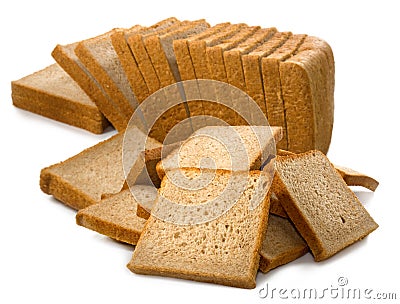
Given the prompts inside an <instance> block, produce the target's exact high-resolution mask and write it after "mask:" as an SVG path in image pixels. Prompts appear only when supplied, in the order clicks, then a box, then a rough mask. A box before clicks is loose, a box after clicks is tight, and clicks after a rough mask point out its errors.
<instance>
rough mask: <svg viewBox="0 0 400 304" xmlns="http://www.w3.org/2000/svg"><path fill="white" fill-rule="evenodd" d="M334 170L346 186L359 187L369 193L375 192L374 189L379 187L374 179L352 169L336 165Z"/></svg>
mask: <svg viewBox="0 0 400 304" xmlns="http://www.w3.org/2000/svg"><path fill="white" fill-rule="evenodd" d="M335 169H336V170H337V171H338V172H339V174H340V175H341V176H342V178H343V179H344V181H345V182H346V184H347V186H361V187H364V188H367V189H369V190H371V191H375V190H376V188H377V187H378V186H379V182H378V181H377V180H376V179H374V178H373V177H371V176H368V175H366V174H364V173H360V172H357V171H355V170H353V169H350V168H347V167H342V166H336V165H335Z"/></svg>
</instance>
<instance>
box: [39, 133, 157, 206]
mask: <svg viewBox="0 0 400 304" xmlns="http://www.w3.org/2000/svg"><path fill="white" fill-rule="evenodd" d="M133 132H134V133H135V134H136V138H128V139H125V140H129V141H127V142H126V143H125V147H127V148H129V150H130V151H131V157H132V158H134V157H135V155H137V156H138V157H139V153H140V152H141V150H142V147H139V146H138V142H140V141H139V140H138V139H137V138H138V137H143V138H144V137H145V135H144V134H143V133H142V132H140V131H139V130H138V129H136V131H133ZM123 140H124V133H119V134H117V135H115V136H113V137H111V138H109V139H108V140H106V141H103V142H101V143H99V144H97V145H95V146H93V147H91V148H88V149H86V150H84V151H82V152H81V153H79V154H77V155H75V156H73V157H71V158H69V159H67V160H66V161H63V162H60V163H58V164H55V165H52V166H50V167H47V168H44V169H42V171H41V173H40V188H41V189H42V191H43V192H44V193H47V194H50V195H53V196H54V197H55V198H56V199H58V200H60V201H61V202H63V203H64V204H66V205H68V206H70V207H72V208H74V209H77V210H79V209H82V208H85V207H87V206H90V205H93V204H96V203H98V202H99V201H100V200H101V196H102V194H105V193H117V192H119V191H120V190H121V188H122V186H123V184H124V181H125V175H124V169H123V165H122V147H123V146H122V145H123ZM161 146H162V145H161V144H160V143H159V142H157V141H156V140H154V139H152V138H148V139H147V143H146V149H149V150H152V149H156V150H160V149H161ZM135 168H136V167H135ZM139 169H144V168H139ZM139 169H138V170H139ZM153 171H154V169H153ZM153 178H155V179H157V176H154V177H153Z"/></svg>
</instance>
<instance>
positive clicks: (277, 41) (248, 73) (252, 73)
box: [242, 32, 292, 117]
mask: <svg viewBox="0 0 400 304" xmlns="http://www.w3.org/2000/svg"><path fill="white" fill-rule="evenodd" d="M291 35H292V34H291V33H289V32H283V33H281V32H277V33H275V34H274V36H273V37H272V38H271V39H269V40H268V41H266V42H265V43H263V44H262V45H260V46H258V47H257V48H256V49H254V50H253V51H251V52H250V53H248V54H245V55H243V56H242V64H243V73H244V78H245V83H246V92H247V94H249V96H250V97H251V98H252V99H253V100H254V101H255V102H256V103H257V105H258V106H259V107H260V109H261V110H262V112H263V113H264V114H265V116H266V117H268V114H267V107H266V104H265V96H264V87H263V81H262V73H261V64H260V63H261V58H262V57H266V56H268V55H270V54H271V53H273V52H274V51H275V50H276V49H277V48H279V47H280V46H281V45H282V44H284V43H285V41H286V40H287V39H289V37H290V36H291Z"/></svg>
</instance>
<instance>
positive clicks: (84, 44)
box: [75, 26, 143, 125]
mask: <svg viewBox="0 0 400 304" xmlns="http://www.w3.org/2000/svg"><path fill="white" fill-rule="evenodd" d="M141 30H143V27H142V26H134V27H132V28H130V29H129V30H122V29H115V30H113V31H111V32H110V33H109V34H108V35H103V36H101V37H95V38H92V39H87V40H84V41H81V42H80V43H79V44H78V45H77V46H76V48H75V54H76V55H77V56H78V58H79V59H80V60H81V62H82V63H83V64H84V65H85V67H86V68H87V70H88V71H89V72H90V73H91V75H92V76H93V77H94V78H95V79H96V80H97V82H98V83H99V84H100V85H101V87H102V89H103V90H104V91H105V92H106V93H107V94H108V96H110V97H111V99H112V101H113V102H114V104H115V105H116V108H117V110H118V111H119V113H120V114H121V115H122V116H123V117H124V121H125V125H128V122H129V119H130V118H131V116H132V114H133V112H134V111H135V109H136V108H137V106H138V101H137V99H136V96H135V95H134V94H133V92H132V89H131V87H130V85H129V80H128V79H127V77H126V74H125V72H124V69H123V67H122V65H121V61H120V60H119V58H118V55H117V53H116V52H115V49H114V47H113V45H112V42H111V35H112V33H113V32H115V31H124V32H128V33H136V32H139V31H141Z"/></svg>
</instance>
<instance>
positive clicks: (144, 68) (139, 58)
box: [127, 21, 190, 94]
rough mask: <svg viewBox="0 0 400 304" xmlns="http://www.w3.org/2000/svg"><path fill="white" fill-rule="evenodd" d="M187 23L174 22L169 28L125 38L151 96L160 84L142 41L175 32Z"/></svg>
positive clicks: (187, 22)
mask: <svg viewBox="0 0 400 304" xmlns="http://www.w3.org/2000/svg"><path fill="white" fill-rule="evenodd" d="M189 23H190V22H189V21H182V22H181V21H176V22H174V23H172V24H171V25H170V26H169V27H165V28H163V29H159V30H156V31H154V32H148V33H137V34H136V35H130V36H129V37H128V38H127V43H128V46H129V49H130V51H131V53H132V54H133V56H134V58H135V60H136V63H137V65H138V67H139V70H140V73H141V74H142V76H143V79H144V80H145V82H146V85H147V88H148V91H149V94H153V93H154V92H156V91H158V90H159V89H160V88H161V84H160V81H159V79H158V77H157V73H156V71H155V69H154V66H153V64H152V62H151V59H150V57H149V54H148V53H147V50H146V46H145V44H144V41H143V40H144V39H145V38H147V37H150V36H154V35H163V34H166V33H168V32H171V31H175V30H177V29H179V28H180V27H182V26H185V25H187V24H189Z"/></svg>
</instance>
